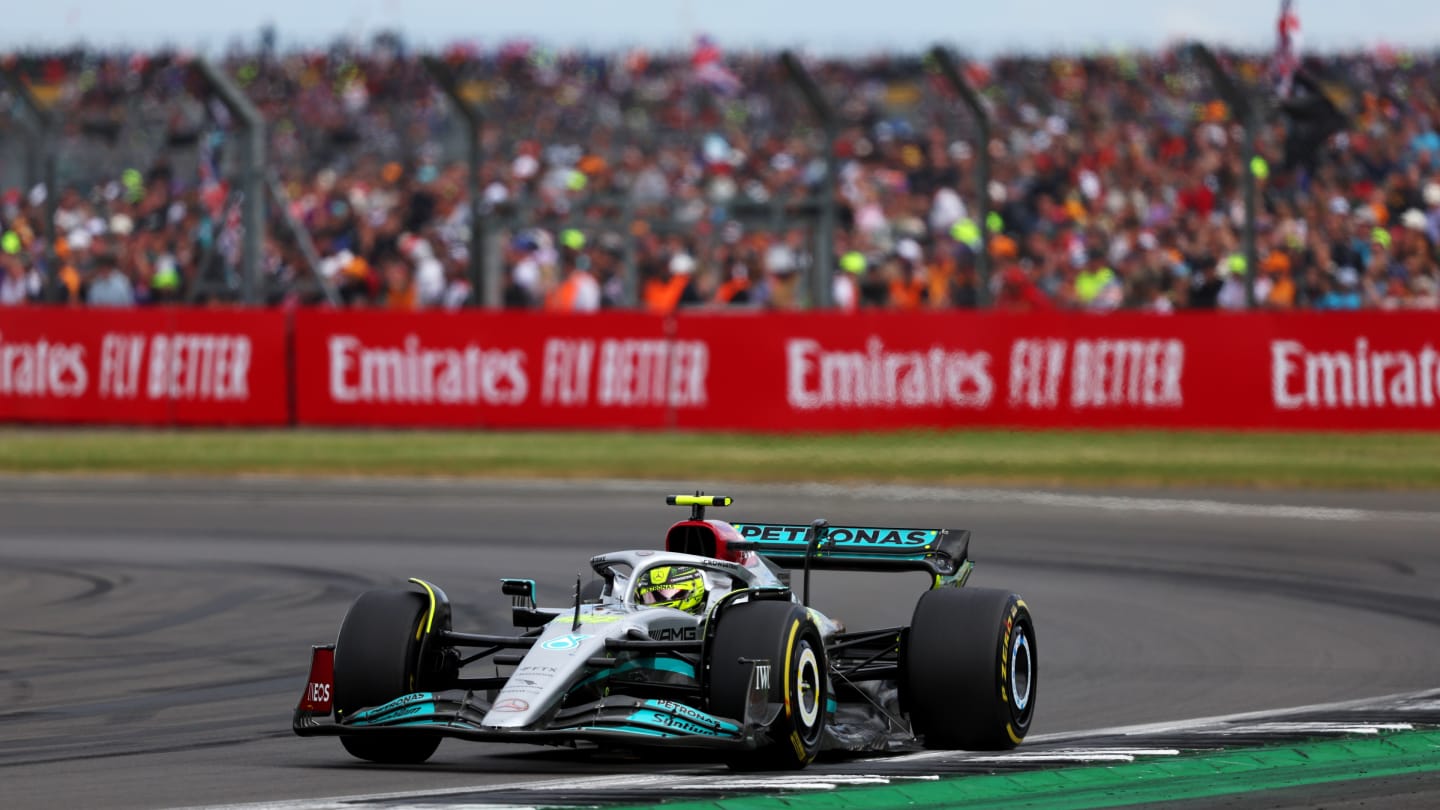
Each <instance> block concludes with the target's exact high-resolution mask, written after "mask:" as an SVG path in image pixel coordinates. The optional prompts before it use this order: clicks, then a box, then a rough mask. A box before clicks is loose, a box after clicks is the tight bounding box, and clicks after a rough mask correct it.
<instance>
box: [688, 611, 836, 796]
mask: <svg viewBox="0 0 1440 810" xmlns="http://www.w3.org/2000/svg"><path fill="white" fill-rule="evenodd" d="M706 657H707V659H708V661H709V666H710V672H709V684H710V710H711V712H713V713H714V714H716V715H718V716H721V717H728V718H732V719H735V720H741V719H743V718H744V716H745V706H746V703H747V702H748V699H749V693H750V680H751V673H752V669H753V665H752V664H749V663H745V662H743V661H741V659H752V660H753V659H765V660H767V661H769V662H770V697H769V702H770V703H775V704H779V705H781V706H782V707H783V708H782V709H781V711H780V714H779V715H778V716H777V717H776V718H775V721H774V722H773V723H772V724H771V725H770V727H769V728H768V729H766V734H767V736H768V737H769V738H770V740H769V742H768V743H767V744H765V745H764V746H763V747H762V748H760V749H757V750H755V751H749V752H746V753H744V754H741V755H738V756H735V757H732V758H730V759H729V760H728V764H729V765H730V767H731V768H734V769H736V770H787V769H795V768H803V767H805V766H806V765H808V764H810V762H811V761H812V760H814V759H815V755H816V754H818V753H819V752H820V743H821V741H822V740H823V738H824V736H825V714H826V703H827V702H828V700H829V679H828V676H827V672H828V669H827V667H826V663H825V647H824V644H823V643H822V642H821V640H820V633H819V631H818V630H816V629H815V625H814V624H813V623H812V622H811V621H810V617H809V615H808V614H807V613H806V611H805V608H803V607H801V606H799V605H797V604H795V603H793V602H778V601H763V602H746V603H744V604H740V605H735V606H734V607H731V608H729V609H728V610H726V611H724V612H723V613H722V614H721V616H720V625H719V627H717V628H715V633H714V640H713V641H712V642H711V644H710V649H709V650H708V651H707V653H706Z"/></svg>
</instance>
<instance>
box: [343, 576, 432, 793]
mask: <svg viewBox="0 0 1440 810" xmlns="http://www.w3.org/2000/svg"><path fill="white" fill-rule="evenodd" d="M428 609H429V604H428V603H427V602H426V600H425V597H423V596H421V595H420V594H418V593H415V592H414V591H404V590H383V591H366V592H365V593H362V594H360V597H359V598H358V599H356V600H355V604H353V605H351V606H350V611H349V612H348V613H346V614H345V621H344V622H342V623H341V624H340V637H339V638H338V639H336V641H335V717H336V719H337V720H344V719H345V718H346V717H349V716H350V715H351V714H353V713H355V712H357V711H359V710H361V709H365V708H370V707H374V706H379V705H381V704H383V703H388V702H390V701H392V700H394V699H395V698H398V697H401V696H403V695H408V694H410V693H411V692H415V691H418V689H419V688H420V686H419V684H420V679H421V672H420V641H419V638H418V636H419V634H420V625H421V622H423V621H425V617H426V613H427V611H428ZM340 743H341V744H342V745H344V746H345V750H346V751H349V752H350V753H351V754H352V755H353V756H356V757H359V758H360V759H365V760H369V761H371V762H383V763H389V764H414V763H418V762H424V761H425V760H427V759H429V758H430V755H431V754H433V753H435V749H436V748H437V747H439V745H440V737H438V736H437V735H434V734H423V733H418V732H399V731H397V732H386V733H379V732H377V733H370V734H359V735H354V736H342V737H341V738H340Z"/></svg>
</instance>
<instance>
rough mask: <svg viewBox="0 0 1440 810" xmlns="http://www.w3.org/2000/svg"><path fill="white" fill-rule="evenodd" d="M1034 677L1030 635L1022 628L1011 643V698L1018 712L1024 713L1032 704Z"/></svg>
mask: <svg viewBox="0 0 1440 810" xmlns="http://www.w3.org/2000/svg"><path fill="white" fill-rule="evenodd" d="M1034 677H1035V659H1034V656H1033V655H1032V651H1031V648H1030V637H1029V634H1027V633H1026V632H1025V631H1023V630H1021V631H1020V632H1017V633H1016V634H1015V641H1014V643H1012V644H1011V645H1010V700H1011V701H1012V702H1013V703H1014V704H1015V709H1016V711H1018V712H1021V713H1024V712H1025V710H1026V709H1027V708H1029V706H1030V696H1031V693H1032V690H1033V687H1034Z"/></svg>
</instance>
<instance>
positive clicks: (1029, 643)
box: [901, 588, 1039, 751]
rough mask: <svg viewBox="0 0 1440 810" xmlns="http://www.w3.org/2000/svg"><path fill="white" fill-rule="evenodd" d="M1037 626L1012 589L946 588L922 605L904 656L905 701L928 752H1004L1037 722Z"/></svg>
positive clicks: (924, 598)
mask: <svg viewBox="0 0 1440 810" xmlns="http://www.w3.org/2000/svg"><path fill="white" fill-rule="evenodd" d="M1037 653H1038V649H1037V647H1036V644H1035V624H1034V622H1033V620H1032V619H1031V618H1030V610H1029V608H1027V607H1026V606H1025V602H1024V600H1022V599H1021V598H1020V597H1018V596H1016V595H1015V594H1012V593H1009V592H1007V591H998V590H989V589H984V588H963V589H961V588H945V589H940V590H934V591H927V592H926V593H925V594H924V595H922V596H921V597H920V601H919V602H918V603H917V604H916V605H915V615H914V618H913V619H912V621H911V623H910V630H909V632H908V633H907V635H906V639H905V646H904V650H903V654H902V656H903V662H902V672H903V675H902V681H901V697H902V699H903V700H904V702H905V705H906V708H907V710H908V711H909V713H910V722H911V726H912V728H913V729H914V731H915V734H916V735H917V736H920V737H923V738H924V741H925V747H926V748H942V749H943V748H960V749H967V750H971V751H1000V750H1006V749H1010V748H1014V747H1015V746H1017V745H1019V744H1020V741H1021V740H1023V739H1025V734H1026V733H1027V732H1029V730H1030V722H1031V720H1032V719H1033V718H1034V716H1035V691H1036V685H1037V683H1038V675H1039V667H1038V664H1039V658H1038V655H1037Z"/></svg>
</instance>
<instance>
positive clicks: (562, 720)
mask: <svg viewBox="0 0 1440 810" xmlns="http://www.w3.org/2000/svg"><path fill="white" fill-rule="evenodd" d="M316 652H317V657H318V655H321V654H328V653H329V650H328V649H324V648H317V650H316ZM764 663H767V662H763V661H757V662H756V664H757V665H759V664H764ZM316 669H317V668H316V667H313V666H312V671H311V681H310V683H308V684H307V685H306V691H305V694H304V695H303V696H302V698H301V701H300V705H299V706H298V707H297V708H296V710H295V716H294V720H293V722H292V724H291V727H292V728H293V729H294V731H295V733H296V734H298V735H300V736H302V737H316V736H339V735H362V734H387V733H388V734H393V733H397V732H410V733H414V732H416V731H423V732H425V733H428V734H438V735H440V736H443V737H456V738H459V739H465V740H477V741H487V742H524V743H534V744H537V745H569V744H574V743H576V742H579V741H588V742H595V743H611V744H617V743H624V744H628V745H666V746H679V747H686V748H725V749H740V750H748V749H754V748H757V747H760V746H761V745H764V744H765V743H766V742H767V741H768V737H767V736H766V735H765V733H764V729H766V728H768V727H769V726H770V724H771V723H773V722H774V720H775V718H776V717H777V716H778V715H779V713H780V711H781V710H782V707H781V706H780V705H778V704H772V703H770V702H769V689H768V687H767V688H764V689H762V688H760V680H759V679H760V677H761V676H760V675H759V674H758V673H757V674H755V675H752V676H751V684H750V693H749V700H748V703H747V705H746V707H745V716H744V717H743V718H723V717H715V716H713V715H711V714H708V713H706V712H703V711H700V710H699V709H696V708H694V707H692V706H688V705H686V704H684V703H678V702H676V701H672V700H663V699H656V698H641V697H632V696H622V695H611V696H607V697H604V698H601V699H599V700H596V701H591V702H588V703H583V704H578V705H574V706H567V707H564V708H560V709H557V710H555V711H553V712H551V713H549V714H548V715H547V718H546V720H544V721H543V722H541V723H538V724H536V725H535V726H531V727H528V728H499V727H496V726H486V725H484V719H485V716H486V715H487V714H489V713H490V712H492V711H496V710H497V709H498V710H500V711H504V707H503V706H500V707H497V706H496V705H495V704H494V703H492V702H491V700H490V699H489V698H488V697H487V695H488V694H489V693H488V692H480V691H474V690H470V691H466V690H460V689H455V690H449V691H442V692H415V693H412V694H409V695H404V696H402V697H399V698H396V699H395V700H392V701H390V702H389V703H386V704H384V705H382V706H375V707H372V708H368V709H363V710H360V711H357V712H355V713H354V714H352V715H350V716H349V717H347V718H345V719H344V721H342V722H335V721H334V720H332V719H330V717H331V706H330V702H329V700H328V697H329V695H330V691H331V684H330V683H328V682H326V681H328V679H327V678H324V676H323V675H317V672H316ZM321 669H324V668H321ZM756 669H757V670H758V669H759V667H758V666H757V667H756ZM326 674H327V675H328V672H327V673H326ZM317 678H318V679H317ZM317 686H318V687H320V688H317ZM320 694H323V695H324V696H325V698H326V699H325V700H323V701H321V700H316V699H315V696H317V695H320ZM502 703H503V701H502ZM525 708H528V706H527V707H525Z"/></svg>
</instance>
